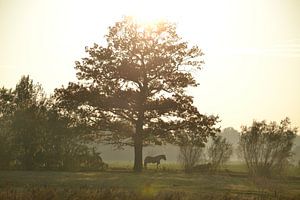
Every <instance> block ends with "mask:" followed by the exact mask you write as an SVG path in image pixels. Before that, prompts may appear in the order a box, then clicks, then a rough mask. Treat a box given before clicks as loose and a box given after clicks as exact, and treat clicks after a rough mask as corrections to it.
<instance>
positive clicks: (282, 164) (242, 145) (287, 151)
mask: <svg viewBox="0 0 300 200" xmlns="http://www.w3.org/2000/svg"><path fill="white" fill-rule="evenodd" d="M296 133H297V130H296V129H295V128H294V129H292V128H291V123H290V121H289V119H288V118H286V119H284V120H282V121H281V123H280V124H276V122H271V123H269V124H267V123H266V122H265V121H261V122H257V121H254V122H253V124H252V126H251V127H247V126H245V127H242V135H241V138H240V142H239V151H240V153H241V156H242V157H243V158H244V160H245V162H246V165H247V168H248V170H249V173H250V175H252V176H266V177H270V176H272V175H275V174H278V175H282V173H283V172H284V170H285V168H286V167H287V166H288V162H289V158H290V157H291V156H292V152H291V150H292V146H293V139H294V138H295V136H296Z"/></svg>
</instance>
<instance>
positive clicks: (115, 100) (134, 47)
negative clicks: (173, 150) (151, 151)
mask: <svg viewBox="0 0 300 200" xmlns="http://www.w3.org/2000/svg"><path fill="white" fill-rule="evenodd" d="M106 40H107V46H106V47H104V46H99V45H98V44H94V46H93V47H91V48H86V52H87V53H88V57H85V58H83V59H82V60H81V61H77V62H76V67H75V68H76V70H77V78H78V79H79V83H69V86H68V87H67V88H62V89H58V90H56V97H57V100H58V102H59V103H60V106H61V107H62V108H64V109H65V110H67V111H69V112H71V113H74V112H76V113H77V115H78V116H80V118H81V119H84V120H85V121H84V123H85V124H87V125H88V126H89V127H90V132H91V133H92V135H93V136H101V140H102V141H106V142H108V143H112V144H115V145H117V146H122V145H132V146H134V147H135V170H136V171H140V170H141V168H142V147H143V145H148V144H151V143H152V144H153V143H154V144H162V143H165V142H172V143H178V142H181V141H182V137H185V136H182V132H183V130H188V131H187V132H186V133H189V134H193V135H194V136H193V137H195V138H198V142H199V143H203V138H206V137H207V136H209V135H211V134H213V133H214V132H215V131H216V129H215V128H213V126H214V125H215V124H216V121H217V117H215V116H210V117H208V116H206V115H202V114H200V113H199V111H198V110H197V108H196V107H195V106H193V98H192V97H191V96H188V95H186V94H185V89H186V88H187V87H190V86H197V85H198V84H197V83H196V80H195V79H194V77H193V76H192V72H196V71H198V70H200V66H201V64H203V61H202V60H201V56H202V55H203V53H202V51H201V50H200V49H199V48H198V47H197V46H193V47H189V46H188V44H187V42H184V41H182V39H181V38H180V37H179V36H178V35H177V33H176V27H175V25H174V24H171V23H167V22H159V23H157V24H154V25H151V26H150V25H149V26H146V25H143V24H139V23H137V22H136V21H135V20H134V19H133V18H130V17H125V18H124V20H123V21H120V22H116V23H115V25H114V26H112V27H109V31H108V34H107V35H106Z"/></svg>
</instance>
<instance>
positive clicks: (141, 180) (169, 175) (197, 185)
mask: <svg viewBox="0 0 300 200" xmlns="http://www.w3.org/2000/svg"><path fill="white" fill-rule="evenodd" d="M131 167H132V165H131V164H130V163H127V164H126V163H118V162H116V163H110V169H109V170H108V171H105V172H51V171H38V172H36V171H35V172H32V171H0V188H1V189H0V190H1V191H7V190H8V188H9V189H13V190H15V191H23V190H24V188H27V189H28V188H39V187H47V188H55V189H56V190H61V191H63V190H78V189H81V190H82V188H88V189H89V190H92V191H93V190H96V189H97V188H98V189H99V188H104V189H105V188H106V189H109V188H115V189H116V188H117V189H118V190H122V191H133V192H135V193H137V194H139V195H141V196H142V197H145V198H146V197H149V198H150V197H155V196H157V195H158V194H160V193H161V192H162V191H167V192H168V193H170V194H174V193H176V194H181V193H184V194H187V196H188V198H178V199H199V197H200V196H201V197H205V196H206V197H207V196H211V195H224V194H230V195H233V196H239V197H245V198H246V197H249V198H250V197H259V196H261V194H262V192H263V194H269V196H268V197H272V192H273V190H276V192H277V193H280V196H282V197H291V198H292V199H297V198H298V197H300V176H299V170H298V169H294V171H291V172H292V173H293V176H288V177H287V178H284V179H279V180H278V179H277V180H272V181H268V182H267V183H266V182H262V184H261V185H259V184H255V183H254V182H253V181H252V180H251V179H249V178H248V177H247V174H246V173H245V167H244V166H242V165H237V164H229V165H228V166H227V169H228V170H226V171H223V172H220V173H219V174H202V173H191V174H186V173H184V172H183V171H182V170H180V166H178V165H176V164H174V163H167V164H164V165H162V166H161V167H160V169H158V170H157V169H156V168H155V167H154V166H150V168H149V169H148V170H145V171H144V172H143V173H141V174H136V173H133V172H132V171H131ZM297 170H298V171H297ZM122 195H123V196H124V194H122ZM274 198H275V196H274ZM0 199H1V196H0ZM2 199H5V198H2ZM21 199H22V198H21ZM25 199H26V198H25ZM29 199H30V198H29ZM54 199H55V198H54ZM68 199H72V198H68ZM74 199H76V198H74ZM77 199H78V198H77ZM79 199H80V198H79ZM91 199H92V198H91ZM93 199H97V198H93ZM99 199H101V198H99ZM102 199H104V198H102ZM108 199H109V198H108ZM163 199H168V198H163ZM169 199H170V198H169ZM204 199H205V198H204ZM212 199H214V198H212ZM237 199H239V198H237ZM275 199H276V198H275ZM299 199H300V198H299Z"/></svg>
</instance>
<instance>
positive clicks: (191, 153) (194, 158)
mask: <svg viewBox="0 0 300 200" xmlns="http://www.w3.org/2000/svg"><path fill="white" fill-rule="evenodd" d="M203 157H204V150H203V147H200V146H194V145H185V146H180V149H179V155H178V160H179V162H180V163H181V165H182V166H183V168H184V170H185V171H186V172H191V171H192V170H193V168H194V167H195V165H196V164H197V163H198V162H199V161H200V160H201V158H203Z"/></svg>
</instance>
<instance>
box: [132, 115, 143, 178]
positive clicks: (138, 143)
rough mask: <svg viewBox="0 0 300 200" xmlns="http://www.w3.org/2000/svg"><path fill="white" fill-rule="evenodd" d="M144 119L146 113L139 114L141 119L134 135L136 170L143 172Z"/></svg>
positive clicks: (134, 168)
mask: <svg viewBox="0 0 300 200" xmlns="http://www.w3.org/2000/svg"><path fill="white" fill-rule="evenodd" d="M143 121H144V113H140V114H139V119H138V120H137V123H136V129H135V135H134V138H133V140H134V166H133V170H134V171H135V172H141V171H142V170H143V138H142V132H143Z"/></svg>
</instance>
